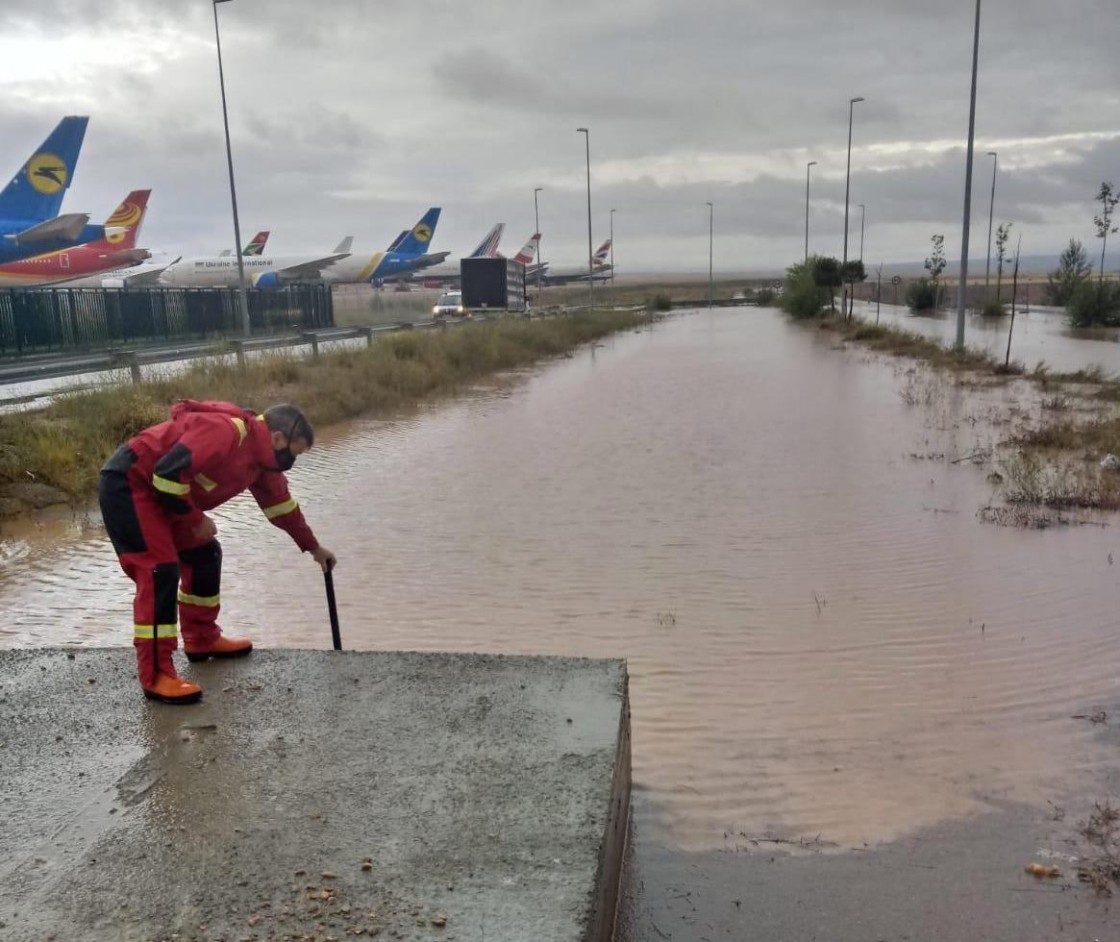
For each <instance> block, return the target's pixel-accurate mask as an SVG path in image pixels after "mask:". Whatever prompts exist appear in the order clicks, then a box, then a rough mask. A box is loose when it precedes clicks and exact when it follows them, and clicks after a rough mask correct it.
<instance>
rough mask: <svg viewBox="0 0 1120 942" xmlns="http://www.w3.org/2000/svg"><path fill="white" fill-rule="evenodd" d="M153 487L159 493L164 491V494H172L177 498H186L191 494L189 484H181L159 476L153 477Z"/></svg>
mask: <svg viewBox="0 0 1120 942" xmlns="http://www.w3.org/2000/svg"><path fill="white" fill-rule="evenodd" d="M152 485H153V486H154V487H155V489H156V490H157V491H162V492H163V493H164V494H172V495H173V496H175V497H185V496H186V495H187V494H189V493H190V492H191V486H190V485H189V484H180V483H179V482H178V481H172V480H169V479H168V478H161V477H160V476H159V475H158V474H153V475H152Z"/></svg>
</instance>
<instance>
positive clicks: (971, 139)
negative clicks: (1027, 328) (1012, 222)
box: [956, 0, 980, 350]
mask: <svg viewBox="0 0 1120 942" xmlns="http://www.w3.org/2000/svg"><path fill="white" fill-rule="evenodd" d="M979 62H980V0H976V27H975V29H974V31H973V37H972V95H971V98H970V99H969V106H968V153H967V154H966V155H965V169H964V221H963V223H962V226H961V283H960V288H959V289H958V291H957V343H956V347H957V349H958V350H964V309H965V302H966V301H967V299H968V227H969V224H970V222H971V217H972V152H973V145H974V144H975V143H976V71H977V66H978V65H979Z"/></svg>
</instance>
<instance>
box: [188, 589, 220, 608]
mask: <svg viewBox="0 0 1120 942" xmlns="http://www.w3.org/2000/svg"><path fill="white" fill-rule="evenodd" d="M179 601H180V603H182V604H183V605H201V606H202V607H203V608H217V607H218V606H219V605H221V604H222V597H221V596H220V595H190V594H188V593H187V592H184V591H183V590H182V589H180V590H179Z"/></svg>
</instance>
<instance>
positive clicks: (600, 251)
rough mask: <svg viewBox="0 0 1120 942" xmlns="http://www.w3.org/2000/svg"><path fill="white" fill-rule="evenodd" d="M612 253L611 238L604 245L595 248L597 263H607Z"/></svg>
mask: <svg viewBox="0 0 1120 942" xmlns="http://www.w3.org/2000/svg"><path fill="white" fill-rule="evenodd" d="M610 254H611V240H610V239H607V241H606V242H604V243H603V244H602V245H600V246H599V248H597V249H596V250H595V264H596V265H606V264H607V257H608V256H609V255H610Z"/></svg>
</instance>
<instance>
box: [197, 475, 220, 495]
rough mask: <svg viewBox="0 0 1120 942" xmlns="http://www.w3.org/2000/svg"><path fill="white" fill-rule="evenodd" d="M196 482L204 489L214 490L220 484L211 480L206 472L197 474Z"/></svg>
mask: <svg viewBox="0 0 1120 942" xmlns="http://www.w3.org/2000/svg"><path fill="white" fill-rule="evenodd" d="M194 482H195V484H197V485H198V486H199V487H201V488H202V489H203V490H204V491H212V490H214V488H216V487H217V486H218V482H217V481H211V480H210V478H208V477H207V476H206V475H205V474H196V475H195V476H194Z"/></svg>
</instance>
